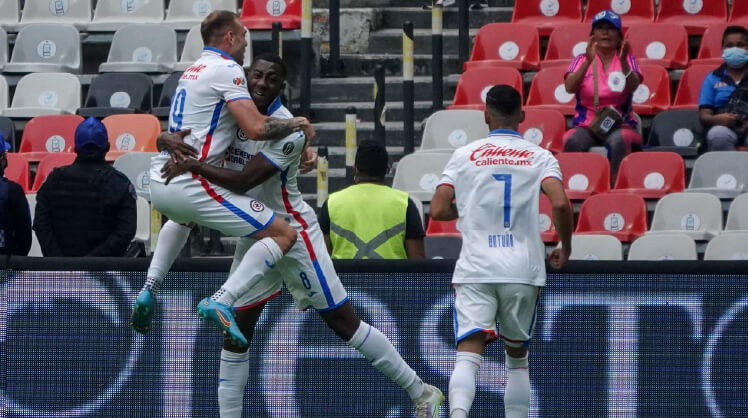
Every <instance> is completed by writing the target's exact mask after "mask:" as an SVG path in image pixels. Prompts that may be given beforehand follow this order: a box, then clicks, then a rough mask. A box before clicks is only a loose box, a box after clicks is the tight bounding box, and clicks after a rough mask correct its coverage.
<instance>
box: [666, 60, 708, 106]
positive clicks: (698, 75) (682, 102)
mask: <svg viewBox="0 0 748 418" xmlns="http://www.w3.org/2000/svg"><path fill="white" fill-rule="evenodd" d="M714 70H715V67H714V66H712V65H694V66H691V67H688V68H686V71H684V72H683V74H681V76H680V82H679V83H678V90H676V91H675V99H673V105H672V106H670V108H671V109H697V108H698V107H699V93H700V92H701V85H702V84H703V83H704V78H705V77H706V75H707V74H709V73H711V72H712V71H714Z"/></svg>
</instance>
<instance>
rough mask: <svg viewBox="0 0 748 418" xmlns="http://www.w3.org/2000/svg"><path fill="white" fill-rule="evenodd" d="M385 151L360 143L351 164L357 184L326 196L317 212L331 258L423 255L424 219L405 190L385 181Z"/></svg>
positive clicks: (373, 144) (373, 143)
mask: <svg viewBox="0 0 748 418" xmlns="http://www.w3.org/2000/svg"><path fill="white" fill-rule="evenodd" d="M388 161H389V156H388V155H387V149H386V148H385V147H384V145H382V144H381V143H380V142H378V141H372V140H366V141H361V143H360V144H359V146H358V151H357V152H356V161H355V163H354V166H353V181H354V182H355V183H356V184H354V185H353V186H349V187H347V188H345V189H343V190H341V191H339V192H336V193H333V194H331V195H330V198H329V199H327V202H325V204H324V205H323V206H322V209H321V211H320V214H319V226H320V228H321V229H322V233H323V234H324V235H325V243H326V244H327V250H328V251H329V252H330V254H331V255H332V258H347V259H351V258H369V259H373V258H383V259H404V258H409V259H419V260H420V259H423V258H424V249H423V237H424V236H425V235H426V234H425V233H424V232H423V222H422V221H421V215H420V213H419V212H418V208H417V207H416V205H415V203H413V202H412V201H411V200H410V197H409V196H408V194H407V193H405V192H403V191H400V190H396V189H393V188H391V187H389V186H387V185H386V184H385V181H384V178H385V176H386V175H387V172H388V171H389V168H390V167H389V162H388Z"/></svg>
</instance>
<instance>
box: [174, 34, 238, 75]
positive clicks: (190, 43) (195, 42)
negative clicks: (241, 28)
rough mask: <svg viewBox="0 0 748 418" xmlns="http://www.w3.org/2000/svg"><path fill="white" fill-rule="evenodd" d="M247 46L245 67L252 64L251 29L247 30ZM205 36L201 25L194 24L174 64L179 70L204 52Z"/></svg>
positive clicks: (190, 63) (184, 68)
mask: <svg viewBox="0 0 748 418" xmlns="http://www.w3.org/2000/svg"><path fill="white" fill-rule="evenodd" d="M245 37H246V38H247V48H246V49H245V50H244V68H249V67H250V66H251V65H252V39H251V35H250V33H249V31H247V32H246V36H245ZM203 47H204V45H203V37H202V35H201V34H200V25H199V24H198V25H197V26H193V27H192V28H191V29H190V30H189V32H187V37H186V38H185V39H184V47H183V48H182V54H181V55H180V56H179V62H178V63H177V64H176V65H175V66H174V68H175V69H176V70H177V71H184V70H186V69H187V67H189V66H190V65H192V64H193V63H194V62H195V61H197V59H198V58H200V55H201V54H202V53H203Z"/></svg>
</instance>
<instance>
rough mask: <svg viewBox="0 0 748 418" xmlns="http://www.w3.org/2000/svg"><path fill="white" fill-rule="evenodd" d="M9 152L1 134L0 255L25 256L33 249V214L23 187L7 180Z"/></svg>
mask: <svg viewBox="0 0 748 418" xmlns="http://www.w3.org/2000/svg"><path fill="white" fill-rule="evenodd" d="M9 150H10V144H9V143H7V142H5V139H4V138H3V134H2V133H0V254H3V255H8V254H10V255H24V256H25V255H27V254H28V253H29V250H30V249H31V212H30V211H29V202H28V201H27V200H26V195H25V194H24V193H23V188H22V187H21V185H20V184H18V183H16V182H14V181H10V180H8V179H7V178H5V168H6V167H8V151H9Z"/></svg>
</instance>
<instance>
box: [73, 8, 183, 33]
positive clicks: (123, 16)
mask: <svg viewBox="0 0 748 418" xmlns="http://www.w3.org/2000/svg"><path fill="white" fill-rule="evenodd" d="M177 1H185V0H173V1H172V3H174V2H177ZM163 20H164V0H97V2H96V10H95V11H94V16H93V19H92V20H91V23H90V24H89V25H88V31H89V32H101V31H103V32H113V31H116V30H119V29H121V28H122V27H124V26H126V25H130V24H133V23H161V22H162V21H163Z"/></svg>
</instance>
